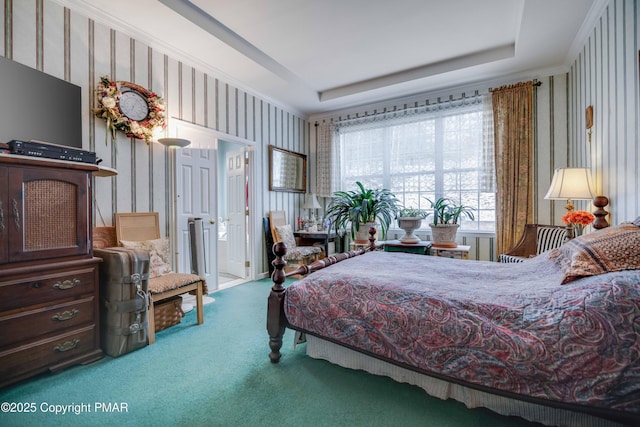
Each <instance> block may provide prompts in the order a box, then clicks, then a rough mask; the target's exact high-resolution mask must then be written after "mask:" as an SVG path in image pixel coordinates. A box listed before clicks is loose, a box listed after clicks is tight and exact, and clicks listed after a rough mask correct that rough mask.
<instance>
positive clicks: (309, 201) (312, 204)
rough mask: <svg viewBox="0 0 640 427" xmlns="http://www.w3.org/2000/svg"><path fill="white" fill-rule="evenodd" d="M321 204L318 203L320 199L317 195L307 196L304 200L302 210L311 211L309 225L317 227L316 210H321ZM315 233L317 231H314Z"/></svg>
mask: <svg viewBox="0 0 640 427" xmlns="http://www.w3.org/2000/svg"><path fill="white" fill-rule="evenodd" d="M320 208H322V206H320V202H318V197H316V195H315V194H313V193H311V194H307V195H306V197H305V200H304V204H303V205H302V209H309V223H310V224H312V225H316V223H317V220H316V214H315V211H316V209H320ZM313 231H315V230H313Z"/></svg>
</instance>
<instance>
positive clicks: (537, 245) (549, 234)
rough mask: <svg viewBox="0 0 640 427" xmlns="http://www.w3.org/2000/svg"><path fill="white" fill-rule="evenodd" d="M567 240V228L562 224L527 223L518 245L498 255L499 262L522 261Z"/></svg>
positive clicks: (557, 246)
mask: <svg viewBox="0 0 640 427" xmlns="http://www.w3.org/2000/svg"><path fill="white" fill-rule="evenodd" d="M566 241H567V229H566V228H565V227H563V226H560V225H541V224H526V225H525V226H524V233H523V234H522V237H521V238H520V241H519V242H518V244H517V245H515V246H514V247H513V248H511V249H510V250H509V251H507V252H505V253H503V254H500V255H499V256H498V262H522V261H524V260H526V259H527V258H532V257H534V256H536V255H540V254H541V253H543V252H546V251H549V250H551V249H555V248H559V247H560V246H562V244H563V243H564V242H566Z"/></svg>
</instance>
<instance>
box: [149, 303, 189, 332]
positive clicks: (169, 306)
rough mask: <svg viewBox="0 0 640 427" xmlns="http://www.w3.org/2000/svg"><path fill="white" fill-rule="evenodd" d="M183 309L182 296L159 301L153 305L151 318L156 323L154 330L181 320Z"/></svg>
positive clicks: (164, 327)
mask: <svg viewBox="0 0 640 427" xmlns="http://www.w3.org/2000/svg"><path fill="white" fill-rule="evenodd" d="M183 316H184V311H182V297H180V296H175V297H173V298H169V299H166V300H164V301H160V302H158V303H156V304H155V305H154V306H153V319H154V321H155V325H156V332H158V331H161V330H163V329H167V328H168V327H170V326H173V325H177V324H178V323H180V322H181V321H182V317H183Z"/></svg>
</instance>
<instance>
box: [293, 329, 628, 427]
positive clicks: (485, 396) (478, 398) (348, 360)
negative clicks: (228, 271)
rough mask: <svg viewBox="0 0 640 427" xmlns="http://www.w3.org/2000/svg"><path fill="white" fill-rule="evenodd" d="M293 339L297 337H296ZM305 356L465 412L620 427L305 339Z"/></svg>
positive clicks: (560, 423) (553, 423)
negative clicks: (450, 402)
mask: <svg viewBox="0 0 640 427" xmlns="http://www.w3.org/2000/svg"><path fill="white" fill-rule="evenodd" d="M296 335H297V334H296ZM306 341H307V344H306V347H307V355H308V356H309V357H312V358H314V359H323V360H327V361H329V362H331V363H334V364H336V365H339V366H342V367H345V368H350V369H359V370H363V371H366V372H369V373H371V374H375V375H382V376H387V377H389V378H391V379H393V380H395V381H397V382H403V383H408V384H412V385H415V386H418V387H420V388H422V389H423V390H425V391H426V392H427V394H429V395H431V396H433V397H437V398H440V399H443V400H446V399H454V400H456V401H458V402H462V403H464V404H465V405H466V406H467V407H468V408H478V407H484V408H487V409H490V410H492V411H494V412H496V413H498V414H501V415H506V416H512V415H513V416H519V417H522V418H524V419H526V420H529V421H534V422H538V423H542V424H545V425H550V426H571V427H621V426H623V424H619V423H616V422H614V421H609V420H606V419H603V418H599V417H595V416H592V415H589V414H583V413H579V412H574V411H570V410H566V409H556V408H550V407H547V406H544V405H538V404H535V403H529V402H524V401H521V400H517V399H511V398H508V397H504V396H498V395H494V394H491V393H487V392H483V391H480V390H475V389H472V388H469V387H465V386H462V385H459V384H454V383H449V382H447V381H444V380H440V379H437V378H432V377H429V376H427V375H423V374H420V373H417V372H413V371H410V370H409V369H405V368H402V367H399V366H396V365H393V364H391V363H388V362H385V361H382V360H379V359H376V358H374V357H371V356H367V355H365V354H362V353H358V352H356V351H354V350H350V349H348V348H346V347H342V346H340V345H337V344H334V343H332V342H329V341H326V340H323V339H320V338H317V337H314V336H311V335H308V334H307V335H306Z"/></svg>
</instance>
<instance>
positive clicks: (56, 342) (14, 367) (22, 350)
mask: <svg viewBox="0 0 640 427" xmlns="http://www.w3.org/2000/svg"><path fill="white" fill-rule="evenodd" d="M95 341H96V330H95V326H94V325H90V326H86V327H84V328H81V329H77V330H75V331H70V332H67V333H65V334H61V335H57V336H55V337H51V338H47V339H44V340H40V341H36V342H33V343H30V344H26V345H21V346H17V347H14V348H12V349H9V350H5V351H2V352H0V382H2V383H3V382H5V381H6V382H11V381H12V379H14V378H21V377H25V374H27V373H28V374H35V373H37V372H43V371H46V370H47V368H48V367H49V366H52V365H58V364H61V363H64V362H65V361H67V360H70V359H76V358H79V357H82V356H85V355H86V354H87V353H89V352H92V351H94V350H95V348H96V342H95Z"/></svg>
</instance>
